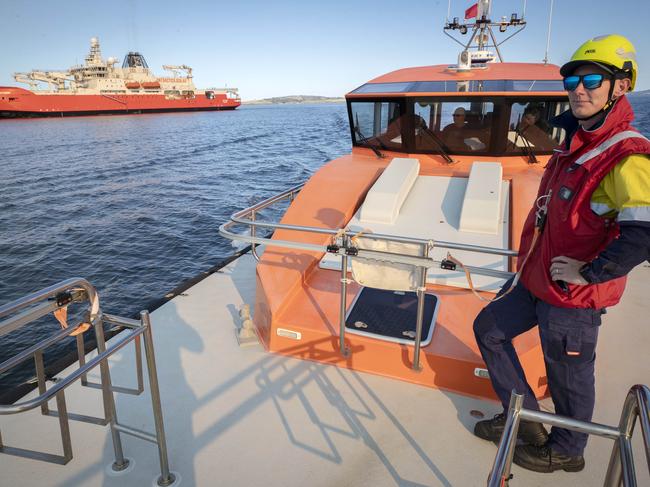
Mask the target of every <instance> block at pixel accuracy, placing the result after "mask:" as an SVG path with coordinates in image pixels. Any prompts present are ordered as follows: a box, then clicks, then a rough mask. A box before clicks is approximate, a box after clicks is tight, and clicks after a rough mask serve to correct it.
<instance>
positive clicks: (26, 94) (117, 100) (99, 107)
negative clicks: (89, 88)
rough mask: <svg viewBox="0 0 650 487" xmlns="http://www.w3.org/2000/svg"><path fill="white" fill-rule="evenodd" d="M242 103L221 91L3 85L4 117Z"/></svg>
mask: <svg viewBox="0 0 650 487" xmlns="http://www.w3.org/2000/svg"><path fill="white" fill-rule="evenodd" d="M239 105H241V102H240V101H239V100H238V99H233V98H228V97H226V95H225V94H221V93H214V95H213V97H212V98H208V97H207V96H206V95H205V94H203V93H198V94H196V95H195V96H194V97H192V98H181V99H168V98H167V97H166V96H165V95H163V94H124V95H112V94H111V95H108V94H100V95H83V94H54V93H50V94H39V93H35V92H32V91H29V90H25V89H22V88H14V87H11V88H8V87H0V118H17V117H65V116H82V115H100V114H114V115H134V114H140V113H161V112H187V111H210V110H234V109H235V108H237V107H238V106H239Z"/></svg>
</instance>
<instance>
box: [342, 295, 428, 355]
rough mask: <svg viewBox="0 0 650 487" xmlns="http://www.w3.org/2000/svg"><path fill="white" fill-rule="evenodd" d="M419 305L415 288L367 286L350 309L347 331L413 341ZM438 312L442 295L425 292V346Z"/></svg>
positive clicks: (408, 343)
mask: <svg viewBox="0 0 650 487" xmlns="http://www.w3.org/2000/svg"><path fill="white" fill-rule="evenodd" d="M417 305H418V298H417V295H416V293H415V292H404V291H388V290H383V289H375V288H369V287H363V288H361V290H360V291H359V293H357V295H356V297H355V298H354V301H353V302H352V305H351V306H350V309H349V310H348V313H347V316H346V319H345V329H346V332H349V333H354V334H357V335H364V336H368V337H371V338H377V339H379V340H386V341H390V342H395V343H401V344H404V345H413V343H414V342H415V322H416V319H417ZM437 313H438V298H437V297H436V296H435V295H433V294H425V299H424V319H423V321H422V346H426V345H428V344H429V343H431V337H432V336H433V329H434V327H435V320H436V315H437Z"/></svg>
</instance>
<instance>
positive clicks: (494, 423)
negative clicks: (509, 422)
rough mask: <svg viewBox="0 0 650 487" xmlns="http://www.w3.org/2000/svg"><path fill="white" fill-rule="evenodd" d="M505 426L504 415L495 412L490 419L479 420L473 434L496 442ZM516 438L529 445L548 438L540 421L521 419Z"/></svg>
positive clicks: (538, 443)
mask: <svg viewBox="0 0 650 487" xmlns="http://www.w3.org/2000/svg"><path fill="white" fill-rule="evenodd" d="M505 426H506V415H505V414H504V413H501V414H497V415H495V416H494V418H492V419H485V420H483V421H479V422H478V423H476V424H475V425H474V434H475V435H476V436H478V437H479V438H482V439H484V440H488V441H493V442H496V443H498V442H499V440H500V439H501V434H502V433H503V429H504V428H505ZM517 438H519V439H520V440H522V441H523V442H524V443H529V444H531V445H543V444H544V443H546V441H547V440H548V433H547V432H546V429H545V428H544V426H542V424H541V423H533V422H530V421H521V422H520V423H519V431H518V432H517Z"/></svg>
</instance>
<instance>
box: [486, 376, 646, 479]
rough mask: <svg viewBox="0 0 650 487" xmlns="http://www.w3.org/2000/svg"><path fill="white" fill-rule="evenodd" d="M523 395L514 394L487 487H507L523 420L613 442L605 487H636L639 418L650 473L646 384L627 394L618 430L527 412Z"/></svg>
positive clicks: (542, 413) (556, 416)
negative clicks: (635, 435)
mask: <svg viewBox="0 0 650 487" xmlns="http://www.w3.org/2000/svg"><path fill="white" fill-rule="evenodd" d="M523 403H524V396H523V395H522V394H517V393H516V392H515V391H512V394H511V396H510V405H509V408H508V416H507V419H506V424H505V428H504V430H503V434H502V435H501V441H500V442H499V448H498V450H497V454H496V457H495V459H494V464H493V465H492V470H491V471H490V476H489V477H488V481H487V485H488V487H503V486H505V485H508V482H509V481H510V480H511V478H512V476H511V475H510V468H511V465H512V459H513V456H514V450H515V443H516V439H517V431H518V429H519V424H520V421H521V420H522V419H523V420H527V421H535V422H539V423H544V424H549V425H552V426H558V427H561V428H566V429H570V430H573V431H579V432H581V433H587V434H592V435H598V436H602V437H605V438H609V439H612V440H614V447H613V449H612V455H611V457H610V461H609V466H608V468H607V474H606V476H605V481H604V484H603V485H604V487H618V486H620V485H621V482H623V485H624V486H625V487H636V486H637V482H636V472H635V469H634V459H633V455H632V433H633V432H634V425H635V423H636V418H637V417H638V418H640V421H639V422H640V423H641V432H642V433H643V444H644V447H645V453H646V460H647V462H648V469H649V470H650V389H649V388H648V387H647V386H645V385H640V384H637V385H635V386H632V387H631V388H630V390H629V391H628V393H627V396H626V398H625V403H624V404H623V411H622V412H621V419H620V422H619V425H618V428H616V427H613V426H606V425H602V424H598V423H592V422H587V421H579V420H576V419H572V418H567V417H565V416H559V415H556V414H551V413H545V412H542V411H533V410H530V409H524V408H523V407H522V405H523Z"/></svg>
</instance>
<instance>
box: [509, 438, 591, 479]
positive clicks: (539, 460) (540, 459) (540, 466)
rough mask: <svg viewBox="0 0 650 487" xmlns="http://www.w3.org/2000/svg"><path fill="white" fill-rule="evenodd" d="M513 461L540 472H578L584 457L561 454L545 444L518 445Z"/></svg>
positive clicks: (583, 464) (582, 464)
mask: <svg viewBox="0 0 650 487" xmlns="http://www.w3.org/2000/svg"><path fill="white" fill-rule="evenodd" d="M513 461H514V462H515V463H516V464H517V465H519V466H520V467H523V468H525V469H527V470H532V471H533V472H542V473H550V472H554V471H555V470H564V471H565V472H579V471H580V470H582V469H583V468H585V459H584V457H583V456H582V455H576V456H574V457H570V456H568V455H562V454H561V453H558V452H556V451H553V449H552V448H551V447H550V446H546V445H542V446H535V445H522V446H518V447H516V448H515V455H514V457H513Z"/></svg>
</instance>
